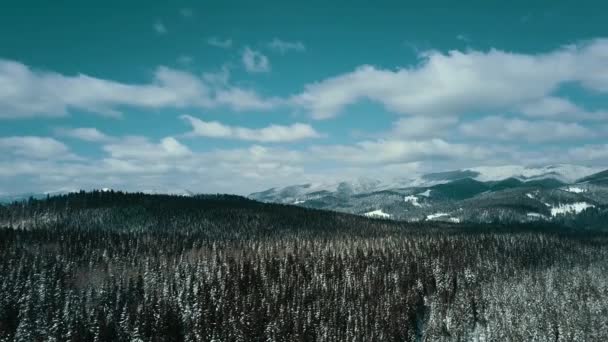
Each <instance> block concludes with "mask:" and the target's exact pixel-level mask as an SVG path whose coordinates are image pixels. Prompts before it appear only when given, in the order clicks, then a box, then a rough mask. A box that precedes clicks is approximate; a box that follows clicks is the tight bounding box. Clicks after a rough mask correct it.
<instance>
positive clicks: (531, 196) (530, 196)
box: [526, 193, 534, 199]
mask: <svg viewBox="0 0 608 342" xmlns="http://www.w3.org/2000/svg"><path fill="white" fill-rule="evenodd" d="M526 196H528V198H531V199H534V195H532V194H530V193H528V194H526Z"/></svg>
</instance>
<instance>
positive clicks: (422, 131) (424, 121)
mask: <svg viewBox="0 0 608 342" xmlns="http://www.w3.org/2000/svg"><path fill="white" fill-rule="evenodd" d="M457 123H458V119H456V118H453V117H429V116H426V117H425V116H411V117H406V118H400V119H399V120H397V121H396V122H395V123H394V124H393V130H392V131H391V135H393V136H397V137H403V138H420V137H439V136H443V135H445V134H446V132H447V131H448V130H449V129H450V128H452V127H454V126H455V125H456V124H457Z"/></svg>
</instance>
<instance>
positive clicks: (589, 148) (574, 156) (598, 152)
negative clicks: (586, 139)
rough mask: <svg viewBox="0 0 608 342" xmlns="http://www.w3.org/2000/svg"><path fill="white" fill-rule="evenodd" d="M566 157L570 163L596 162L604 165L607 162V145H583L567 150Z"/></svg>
mask: <svg viewBox="0 0 608 342" xmlns="http://www.w3.org/2000/svg"><path fill="white" fill-rule="evenodd" d="M566 156H567V158H568V160H570V162H572V161H587V162H589V161H597V162H601V163H602V164H604V165H605V163H606V161H607V160H608V144H598V145H584V146H579V147H572V148H569V149H568V152H567V153H566Z"/></svg>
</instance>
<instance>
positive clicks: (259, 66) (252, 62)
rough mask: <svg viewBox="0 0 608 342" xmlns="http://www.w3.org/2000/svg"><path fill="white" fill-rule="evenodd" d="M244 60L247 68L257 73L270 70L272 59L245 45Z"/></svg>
mask: <svg viewBox="0 0 608 342" xmlns="http://www.w3.org/2000/svg"><path fill="white" fill-rule="evenodd" d="M242 60H243V65H244V66H245V70H247V71H248V72H253V73H257V72H269V71H270V61H269V60H268V57H266V56H265V55H264V54H262V53H261V52H259V51H255V50H252V49H250V48H249V47H245V50H243V58H242Z"/></svg>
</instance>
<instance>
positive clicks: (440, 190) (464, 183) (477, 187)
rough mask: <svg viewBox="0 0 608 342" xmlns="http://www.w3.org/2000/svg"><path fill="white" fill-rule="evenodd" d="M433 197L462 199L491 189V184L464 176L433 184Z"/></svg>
mask: <svg viewBox="0 0 608 342" xmlns="http://www.w3.org/2000/svg"><path fill="white" fill-rule="evenodd" d="M431 189H432V190H433V192H432V197H433V198H442V199H443V198H446V199H452V200H461V199H465V198H471V197H473V196H475V195H477V194H480V193H482V192H484V191H488V190H489V189H490V187H489V185H488V184H486V183H484V182H480V181H476V180H474V179H471V178H464V179H460V180H456V181H453V182H450V183H445V184H438V185H435V186H432V187H431Z"/></svg>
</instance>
